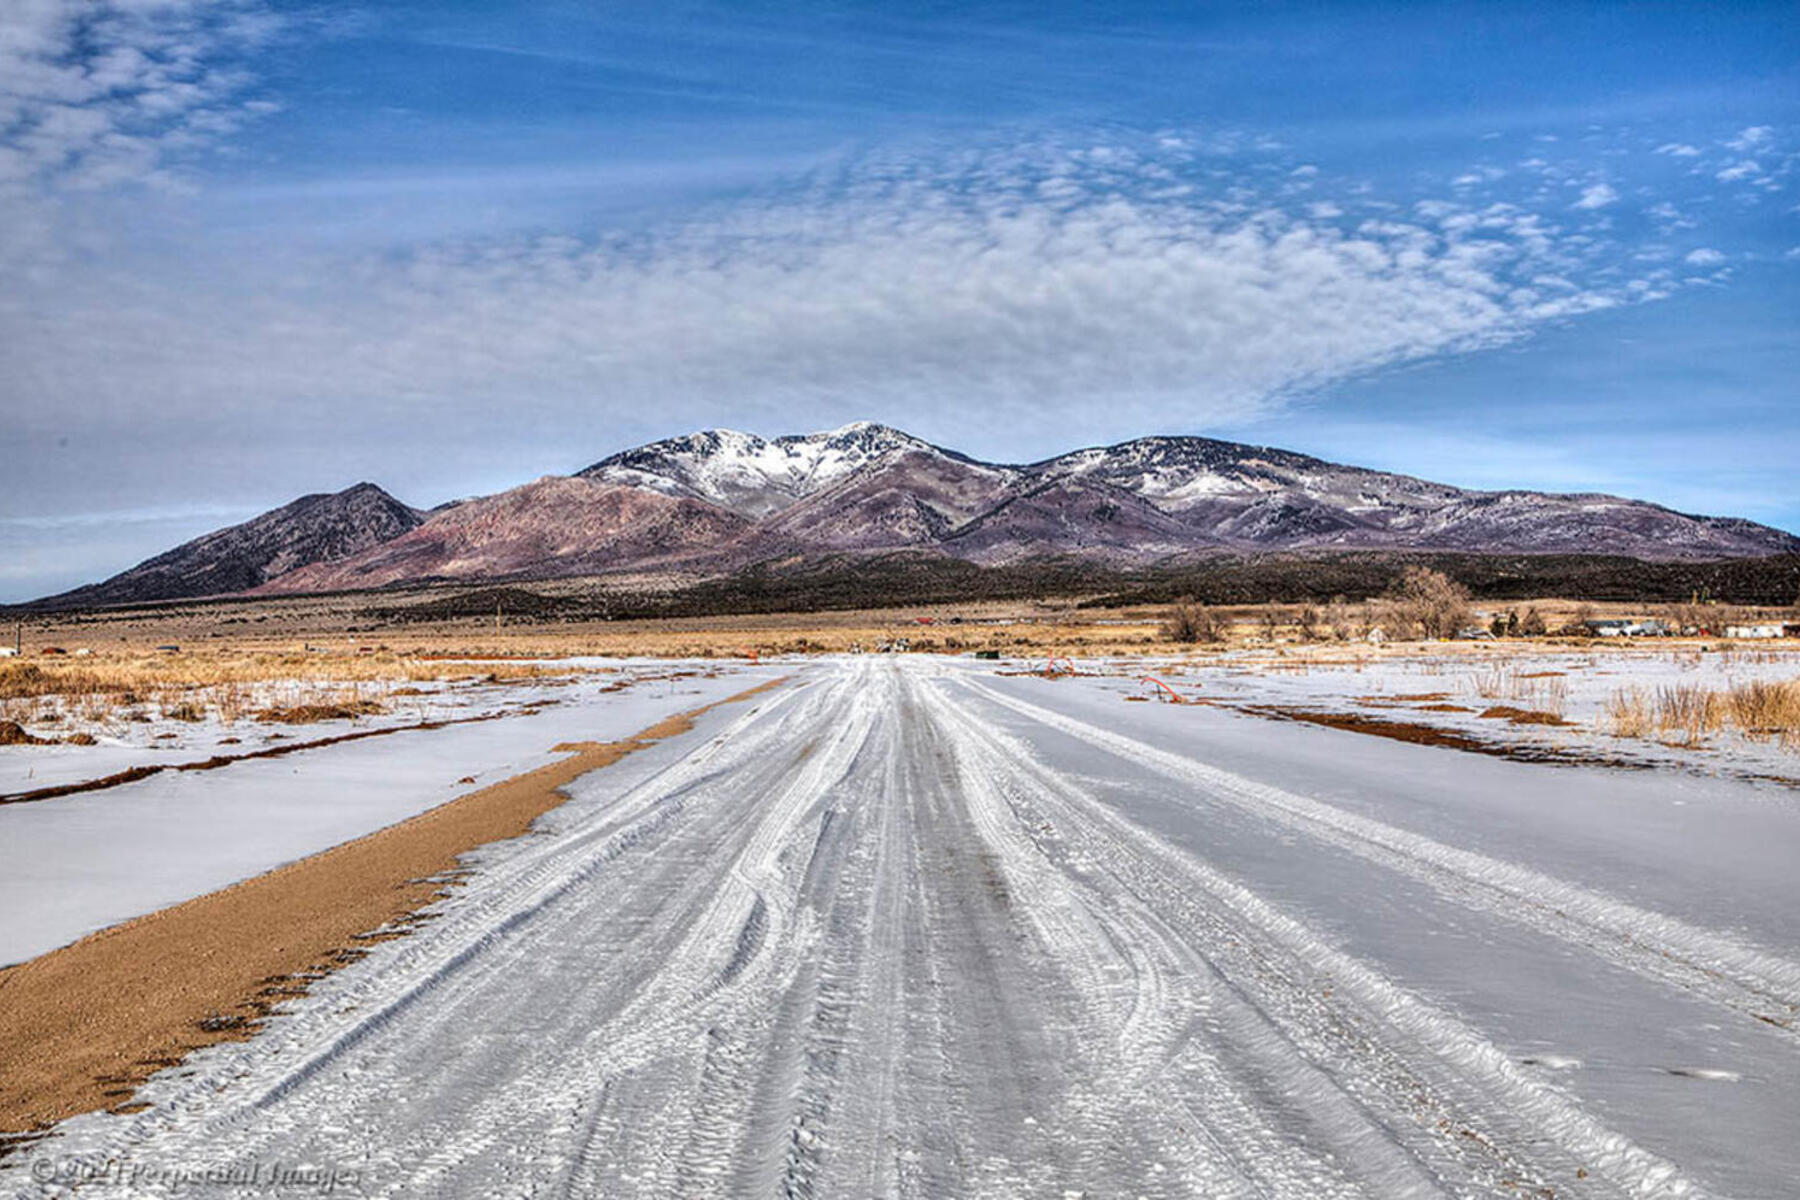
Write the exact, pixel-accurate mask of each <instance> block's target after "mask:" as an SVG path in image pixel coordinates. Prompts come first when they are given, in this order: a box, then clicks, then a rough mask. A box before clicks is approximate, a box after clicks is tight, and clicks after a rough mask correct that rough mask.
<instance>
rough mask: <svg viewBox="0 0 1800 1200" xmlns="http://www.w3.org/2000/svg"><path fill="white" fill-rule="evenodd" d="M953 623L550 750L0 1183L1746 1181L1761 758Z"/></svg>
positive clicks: (1799, 850)
mask: <svg viewBox="0 0 1800 1200" xmlns="http://www.w3.org/2000/svg"><path fill="white" fill-rule="evenodd" d="M983 666H985V664H983V665H976V664H970V663H966V662H964V663H958V662H953V661H947V660H941V659H938V660H934V659H926V658H916V659H906V658H900V659H896V658H886V657H882V658H874V657H868V658H861V659H853V658H840V659H826V660H817V661H815V662H814V663H812V664H811V665H808V666H806V667H804V668H802V669H801V670H800V673H799V676H798V678H797V679H796V680H795V682H793V683H791V684H789V685H787V686H786V687H784V688H782V689H780V690H778V691H775V692H772V693H769V694H766V695H764V696H761V697H758V698H757V699H756V700H755V701H754V702H751V703H750V704H746V705H744V706H731V707H727V708H723V709H719V710H716V711H714V712H713V713H711V714H709V715H708V716H707V717H706V718H704V719H703V721H702V724H701V726H700V728H699V729H697V730H696V731H695V732H694V733H692V734H689V735H686V736H684V737H681V738H676V739H671V740H670V741H667V742H663V743H660V744H658V745H657V746H655V747H653V748H651V749H649V750H647V751H645V752H643V753H641V754H638V755H635V756H633V757H631V758H629V759H626V760H625V761H623V762H622V763H620V764H618V765H617V766H615V767H612V768H608V769H606V770H604V771H600V772H596V773H594V774H592V775H590V776H587V777H586V778H584V779H583V780H581V781H580V782H578V783H577V784H576V785H574V788H573V791H574V793H575V796H574V799H573V800H572V801H571V802H570V803H569V804H567V805H565V806H563V807H562V808H560V809H558V810H556V811H555V812H553V813H552V814H550V815H549V816H548V817H547V818H545V824H546V826H547V827H548V829H549V831H550V832H551V833H552V836H547V837H537V838H529V839H521V840H519V841H516V842H511V843H504V844H501V845H498V846H496V847H493V848H491V849H490V850H489V851H487V852H486V853H484V855H483V856H482V858H481V869H480V870H479V871H478V872H477V873H476V874H475V876H474V877H473V878H472V880H471V881H470V883H469V885H468V886H467V887H465V888H463V889H462V890H461V891H460V892H459V893H458V894H457V895H456V896H455V897H454V898H453V899H451V900H449V901H446V902H445V903H444V904H443V905H442V910H441V916H440V918H439V919H438V920H437V921H435V922H432V923H431V924H429V925H427V926H426V927H425V928H424V929H423V930H421V931H420V932H418V933H417V934H415V935H414V936H412V937H409V938H404V939H401V940H398V941H394V942H390V943H386V944H383V945H380V946H377V947H376V948H375V950H374V953H373V954H371V955H370V956H369V957H368V958H367V959H365V960H363V961H362V962H361V963H359V964H357V965H355V966H353V967H351V968H349V969H347V970H345V971H344V972H342V973H340V974H338V975H336V976H333V977H331V978H330V979H328V980H326V981H324V982H322V983H321V984H319V985H318V986H317V987H316V988H315V990H314V992H313V994H312V995H311V996H310V997H308V998H306V999H305V1000H302V1001H299V1002H297V1003H296V1005H295V1006H294V1007H293V1009H292V1010H291V1012H290V1013H289V1015H287V1016H286V1017H284V1018H282V1019H279V1020H276V1021H274V1022H272V1023H271V1024H270V1026H269V1027H268V1028H267V1029H266V1030H265V1031H264V1032H263V1033H262V1034H260V1035H259V1036H257V1037H256V1038H254V1039H253V1040H251V1041H249V1042H245V1043H241V1044H227V1045H222V1046H218V1047H214V1048H212V1049H210V1050H207V1051H204V1052H202V1053H201V1054H199V1055H197V1056H195V1057H194V1058H192V1059H191V1060H190V1061H189V1062H188V1064H187V1065H186V1066H185V1067H183V1068H179V1069H176V1070H172V1071H168V1072H165V1073H164V1074H163V1075H161V1076H159V1077H158V1078H157V1079H156V1080H154V1081H153V1082H152V1084H151V1085H150V1086H149V1088H148V1090H147V1091H146V1093H145V1095H144V1098H145V1099H147V1100H150V1101H152V1102H153V1104H152V1107H150V1108H149V1109H147V1110H146V1111H143V1112H140V1113H137V1114H135V1115H131V1116H103V1115H95V1116H89V1117H82V1118H78V1119H76V1120H73V1121H70V1122H68V1123H66V1124H65V1125H64V1126H63V1127H62V1128H61V1130H60V1131H59V1132H58V1134H57V1135H56V1136H55V1137H53V1138H52V1139H50V1140H48V1141H46V1142H43V1143H40V1144H38V1145H36V1146H34V1147H31V1148H29V1149H28V1150H25V1151H22V1152H20V1153H19V1154H17V1155H15V1156H14V1157H13V1158H12V1159H10V1160H7V1161H5V1162H4V1164H3V1165H0V1183H3V1184H5V1185H9V1186H11V1187H14V1188H16V1189H18V1190H19V1191H20V1192H21V1193H23V1194H27V1195H31V1194H40V1193H42V1192H47V1191H54V1190H55V1185H54V1182H51V1183H48V1184H46V1183H44V1182H41V1181H40V1180H38V1179H37V1178H35V1177H34V1174H33V1168H34V1165H35V1164H38V1163H41V1162H48V1163H50V1164H52V1166H53V1167H54V1165H55V1164H59V1163H60V1164H63V1167H64V1168H68V1165H69V1164H71V1163H75V1164H82V1163H85V1164H87V1165H88V1166H89V1167H92V1168H96V1169H99V1168H102V1167H103V1166H104V1165H105V1164H108V1163H119V1162H126V1161H128V1162H130V1163H134V1164H138V1165H142V1166H148V1167H149V1168H151V1169H152V1170H153V1171H156V1170H162V1171H187V1172H195V1171H200V1170H204V1169H206V1168H208V1167H219V1168H231V1167H233V1166H239V1167H241V1166H242V1165H244V1164H269V1163H275V1162H280V1163H284V1164H304V1165H308V1166H311V1167H314V1168H321V1169H325V1170H331V1171H336V1172H338V1173H339V1178H341V1179H346V1180H349V1181H351V1182H350V1183H349V1184H348V1185H346V1186H353V1187H354V1188H355V1190H356V1191H357V1192H359V1193H361V1194H367V1195H379V1196H426V1195H432V1196H439V1195H441V1196H468V1197H489V1196H527V1195H533V1196H540V1195H583V1196H605V1197H615V1196H627V1197H629V1196H644V1197H666V1196H682V1197H695V1196H730V1197H735V1196H761V1195H787V1196H818V1197H837V1196H857V1197H863V1196H957V1197H961V1196H994V1197H1017V1196H1069V1195H1088V1196H1137V1195H1143V1196H1201V1197H1209V1198H1210V1197H1252V1196H1255V1197H1292V1198H1296V1200H1298V1198H1312V1197H1320V1196H1331V1197H1356V1196H1363V1197H1370V1198H1375V1200H1387V1198H1389V1197H1405V1196H1551V1195H1554V1196H1558V1197H1621V1196H1634V1197H1655V1196H1702V1195H1725V1196H1753V1197H1754V1196H1763V1197H1779V1196H1791V1195H1793V1181H1794V1180H1795V1179H1796V1178H1800V1139H1797V1138H1796V1137H1795V1136H1794V1134H1795V1132H1796V1125H1795V1114H1796V1113H1800V1045H1796V1033H1795V1029H1794V1027H1793V1021H1794V1018H1795V1016H1796V1012H1797V1006H1800V930H1797V929H1796V927H1795V926H1794V924H1793V922H1792V914H1793V912H1794V910H1795V901H1796V900H1797V899H1800V884H1796V881H1795V874H1794V869H1793V868H1794V863H1795V862H1797V861H1800V815H1797V814H1796V812H1795V808H1794V799H1793V794H1792V793H1791V792H1789V791H1788V790H1786V789H1783V788H1779V787H1769V786H1766V785H1765V786H1757V785H1754V784H1751V783H1746V782H1741V781H1736V780H1732V779H1727V778H1704V777H1701V776H1699V775H1697V774H1695V773H1693V772H1690V771H1682V770H1664V771H1636V772H1621V771H1613V770H1607V769H1603V768H1597V767H1582V768H1571V767H1553V766H1544V765H1535V764H1526V763H1518V762H1511V761H1505V760H1501V759H1495V758H1487V757H1481V756H1477V755H1470V754H1466V753H1459V752H1456V751H1452V750H1444V749H1437V748H1431V747H1420V746H1413V745H1407V744H1402V743H1398V742H1393V741H1388V740H1384V739H1380V738H1373V737H1366V736H1362V735H1359V734H1355V733H1347V732H1341V731H1337V730H1332V729H1325V728H1319V727H1316V726H1310V725H1302V724H1296V723H1291V722H1279V721H1270V720H1266V719H1261V718H1257V717H1252V716H1247V715H1243V714H1240V713H1235V712H1232V711H1229V710H1227V709H1223V708H1215V707H1205V706H1198V705H1181V706H1176V705H1156V704H1141V703H1128V702H1126V700H1125V695H1127V694H1129V683H1128V681H1123V680H1120V679H1116V678H1113V679H1100V678H1089V679H1080V678H1077V679H1064V680H1060V681H1056V682H1050V681H1046V680H1042V679H1038V678H1032V677H1029V676H1018V677H1008V676H1004V675H1000V674H997V673H995V672H994V670H993V669H992V668H991V667H988V668H987V669H982V668H983ZM536 720H542V718H540V719H534V721H533V722H528V723H535V721H536ZM476 728H479V727H476ZM37 1169H38V1170H40V1171H42V1170H43V1168H41V1167H39V1168H37ZM46 1174H53V1172H46ZM188 1178H190V1179H191V1176H190V1177H188ZM146 1190H151V1189H147V1188H145V1187H143V1186H139V1187H138V1188H137V1193H138V1194H141V1193H142V1192H144V1191H146ZM204 1190H205V1189H204V1188H203V1187H202V1186H200V1185H198V1184H193V1183H191V1182H190V1184H189V1186H188V1187H186V1188H185V1190H184V1194H195V1193H199V1192H204ZM224 1190H226V1191H232V1190H234V1189H231V1188H226V1189H224ZM250 1190H253V1189H248V1188H238V1189H235V1191H236V1192H238V1193H244V1192H248V1191H250ZM128 1192H130V1189H128V1188H125V1187H114V1186H111V1185H108V1184H105V1183H101V1184H97V1185H96V1186H93V1187H91V1188H83V1189H81V1194H83V1195H87V1194H94V1195H110V1194H120V1195H123V1194H128Z"/></svg>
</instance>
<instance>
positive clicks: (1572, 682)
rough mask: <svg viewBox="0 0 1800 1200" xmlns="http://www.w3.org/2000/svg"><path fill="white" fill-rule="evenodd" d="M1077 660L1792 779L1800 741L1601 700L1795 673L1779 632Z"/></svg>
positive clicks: (1187, 692)
mask: <svg viewBox="0 0 1800 1200" xmlns="http://www.w3.org/2000/svg"><path fill="white" fill-rule="evenodd" d="M1039 665H1041V663H1040V664H1039ZM1082 669H1083V670H1093V671H1100V672H1104V673H1107V674H1112V675H1115V676H1118V677H1119V678H1120V680H1121V684H1120V686H1122V687H1125V688H1128V689H1129V688H1136V690H1137V691H1138V693H1139V694H1143V695H1151V694H1152V693H1151V690H1150V688H1149V686H1148V685H1145V686H1139V682H1138V681H1139V678H1140V677H1141V676H1142V675H1144V674H1146V673H1149V674H1151V675H1154V676H1155V677H1157V678H1160V679H1162V680H1164V681H1166V682H1167V683H1168V684H1169V685H1170V686H1172V687H1174V688H1175V690H1176V691H1177V692H1178V693H1180V694H1181V695H1183V696H1185V697H1187V698H1190V699H1210V700H1216V701H1222V702H1224V703H1227V704H1233V705H1253V706H1271V707H1276V708H1290V709H1298V710H1302V711H1310V712H1326V713H1345V714H1356V715H1359V716H1362V717H1368V718H1373V719H1375V720H1383V721H1399V722H1405V723H1409V724H1418V725H1428V726H1432V727H1434V728H1439V729H1445V730H1450V731H1454V732H1456V733H1460V734H1466V735H1470V736H1473V737H1475V738H1478V739H1480V740H1482V741H1488V742H1494V743H1499V744H1502V745H1514V746H1519V747H1528V748H1539V749H1553V750H1559V751H1565V752H1569V753H1570V754H1572V755H1575V756H1586V757H1589V758H1607V759H1622V760H1625V761H1627V762H1631V763H1636V764H1641V765H1658V766H1675V767H1681V768H1684V769H1687V770H1692V771H1697V772H1700V773H1717V774H1728V775H1735V776H1738V777H1748V776H1758V775H1766V776H1780V777H1785V778H1789V779H1794V780H1797V781H1800V753H1795V752H1794V751H1793V750H1791V749H1784V748H1783V747H1781V746H1780V745H1779V744H1778V743H1777V742H1776V741H1774V740H1773V739H1761V740H1758V739H1752V738H1746V737H1744V736H1742V735H1741V734H1740V733H1738V732H1736V731H1735V730H1731V729H1726V730H1723V731H1720V732H1716V733H1712V734H1709V735H1706V736H1704V737H1701V738H1699V739H1698V740H1696V741H1694V742H1692V743H1691V744H1690V743H1689V742H1688V741H1687V740H1686V737H1685V735H1683V734H1680V733H1675V732H1668V733H1665V734H1664V735H1663V736H1662V737H1660V738H1642V737H1619V736H1615V735H1614V734H1613V732H1612V729H1611V725H1610V724H1609V722H1608V720H1607V717H1606V712H1605V710H1606V707H1607V703H1608V701H1609V700H1610V699H1611V698H1612V697H1613V696H1614V695H1615V693H1618V692H1621V691H1625V690H1629V689H1636V690H1637V691H1639V692H1640V693H1643V694H1645V695H1653V694H1654V693H1655V692H1657V691H1658V689H1662V688H1682V687H1690V686H1694V687H1701V688H1706V689H1709V690H1713V691H1719V690H1723V689H1725V688H1729V687H1731V686H1732V685H1734V684H1743V683H1749V682H1752V681H1759V680H1760V681H1765V682H1780V681H1787V680H1796V679H1800V650H1794V649H1785V648H1781V647H1780V644H1779V643H1778V644H1776V646H1775V648H1752V649H1742V650H1738V649H1734V650H1727V651H1718V650H1713V649H1711V648H1708V649H1706V650H1702V649H1700V648H1698V647H1696V646H1693V645H1687V646H1684V647H1681V648H1674V649H1665V648H1660V647H1658V645H1657V644H1656V643H1654V642H1649V643H1644V644H1643V645H1642V646H1639V647H1632V648H1621V647H1619V646H1617V645H1616V644H1607V645H1603V646H1601V647H1599V648H1598V649H1596V650H1594V651H1592V652H1568V651H1557V652H1535V651H1520V650H1518V649H1517V648H1515V647H1514V646H1512V645H1510V644H1504V643H1503V644H1501V645H1500V646H1496V647H1485V646H1479V645H1478V646H1476V647H1459V648H1458V649H1457V651H1455V652H1444V653H1435V654H1434V653H1428V652H1427V653H1419V652H1408V653H1404V654H1387V655H1383V654H1380V653H1370V654H1368V655H1365V656H1357V655H1354V654H1347V653H1345V652H1344V651H1343V650H1341V649H1338V648H1333V649H1331V650H1328V651H1324V652H1309V651H1308V650H1306V649H1304V648H1296V649H1295V650H1294V651H1293V652H1292V653H1290V654H1287V655H1285V656H1282V657H1274V656H1271V655H1269V654H1268V653H1266V652H1263V653H1239V654H1231V655H1220V656H1204V657H1196V658H1179V657H1177V658H1167V659H1132V660H1122V659H1116V660H1084V661H1083V663H1082ZM1496 707H1498V708H1507V709H1514V710H1524V711H1531V712H1540V713H1550V714H1552V715H1554V716H1557V717H1560V718H1562V719H1563V720H1564V721H1566V722H1567V724H1566V725H1560V726H1559V725H1541V724H1515V723H1513V722H1511V721H1508V720H1505V719H1500V718H1495V717H1484V716H1482V714H1483V713H1484V712H1486V711H1488V710H1490V709H1492V708H1496Z"/></svg>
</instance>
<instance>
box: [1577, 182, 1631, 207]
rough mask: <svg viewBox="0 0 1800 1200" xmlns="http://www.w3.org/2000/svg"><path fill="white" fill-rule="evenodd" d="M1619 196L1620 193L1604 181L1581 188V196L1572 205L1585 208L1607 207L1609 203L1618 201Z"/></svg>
mask: <svg viewBox="0 0 1800 1200" xmlns="http://www.w3.org/2000/svg"><path fill="white" fill-rule="evenodd" d="M1618 198H1619V193H1618V192H1617V191H1615V190H1613V188H1611V187H1610V186H1608V185H1607V184H1604V183H1596V184H1593V185H1591V186H1589V187H1585V188H1583V189H1582V190H1581V198H1580V199H1578V200H1576V201H1575V203H1574V205H1573V206H1572V207H1574V208H1585V209H1595V208H1605V207H1606V206H1607V205H1609V204H1612V203H1614V202H1616V201H1617V200H1618Z"/></svg>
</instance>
